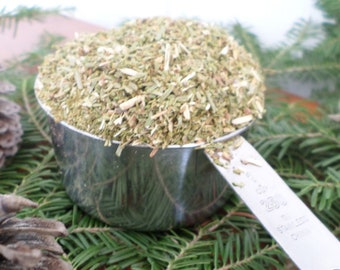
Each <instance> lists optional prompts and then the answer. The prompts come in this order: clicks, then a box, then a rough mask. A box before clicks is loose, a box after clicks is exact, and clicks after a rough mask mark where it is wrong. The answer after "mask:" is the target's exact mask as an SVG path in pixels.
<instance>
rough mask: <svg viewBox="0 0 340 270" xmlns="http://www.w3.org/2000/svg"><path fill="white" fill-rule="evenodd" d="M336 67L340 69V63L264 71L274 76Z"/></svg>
mask: <svg viewBox="0 0 340 270" xmlns="http://www.w3.org/2000/svg"><path fill="white" fill-rule="evenodd" d="M334 69H335V70H340V64H338V63H326V64H318V65H309V66H291V67H287V68H281V69H273V68H263V72H264V73H265V74H266V75H267V76H272V75H282V74H285V73H303V72H311V71H327V70H334Z"/></svg>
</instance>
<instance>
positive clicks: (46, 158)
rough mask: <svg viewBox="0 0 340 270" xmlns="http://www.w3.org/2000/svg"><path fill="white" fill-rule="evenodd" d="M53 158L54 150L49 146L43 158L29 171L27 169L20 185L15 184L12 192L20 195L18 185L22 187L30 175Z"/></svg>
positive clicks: (42, 167) (41, 168)
mask: <svg viewBox="0 0 340 270" xmlns="http://www.w3.org/2000/svg"><path fill="white" fill-rule="evenodd" d="M53 158H54V150H53V149H52V148H51V149H49V151H48V152H47V153H46V155H45V156H44V158H43V160H41V161H40V162H39V163H38V165H37V166H36V167H35V168H33V169H32V170H31V171H29V172H28V174H27V175H25V176H24V177H23V178H22V181H21V183H20V185H18V186H16V187H15V189H14V190H13V194H16V195H22V194H20V187H22V186H24V185H25V184H26V182H27V181H28V179H30V178H31V175H35V174H36V173H37V172H39V171H41V170H43V169H44V167H45V165H46V164H48V163H49V162H50V161H51V159H53Z"/></svg>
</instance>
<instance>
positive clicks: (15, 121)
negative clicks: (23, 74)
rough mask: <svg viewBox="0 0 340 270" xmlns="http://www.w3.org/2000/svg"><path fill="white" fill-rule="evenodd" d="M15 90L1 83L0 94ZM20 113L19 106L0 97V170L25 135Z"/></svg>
mask: <svg viewBox="0 0 340 270" xmlns="http://www.w3.org/2000/svg"><path fill="white" fill-rule="evenodd" d="M0 70H1V66H0ZM14 90H15V87H14V85H12V84H11V83H8V82H0V94H4V93H7V92H11V91H14ZM19 111H20V106H19V105H18V104H16V103H14V102H13V101H10V100H8V99H6V98H4V97H0V168H1V167H2V166H4V164H5V160H6V157H9V156H13V155H15V154H16V152H17V151H18V144H19V143H20V141H21V135H22V133H23V131H22V127H21V123H20V116H19Z"/></svg>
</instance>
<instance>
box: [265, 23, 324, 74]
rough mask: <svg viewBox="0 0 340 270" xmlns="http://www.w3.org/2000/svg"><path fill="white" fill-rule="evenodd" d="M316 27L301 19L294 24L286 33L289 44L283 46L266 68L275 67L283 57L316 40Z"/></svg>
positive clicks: (317, 32)
mask: <svg viewBox="0 0 340 270" xmlns="http://www.w3.org/2000/svg"><path fill="white" fill-rule="evenodd" d="M316 29H317V27H316V25H315V24H314V23H312V22H311V21H310V20H309V21H306V20H304V19H301V20H300V21H298V22H296V23H295V24H294V26H293V27H292V28H291V30H290V31H289V32H288V34H287V37H288V39H290V40H291V42H290V44H284V45H283V46H282V49H281V50H280V51H279V52H278V53H277V54H276V56H275V57H274V58H273V59H272V60H271V62H270V63H269V64H268V66H267V68H269V69H270V68H272V67H274V66H276V65H277V64H278V63H279V62H280V61H282V59H284V57H286V56H287V55H289V54H292V53H293V52H294V51H295V50H297V49H301V48H304V47H303V46H304V43H306V41H307V40H310V39H311V38H316V37H317V35H318V34H319V31H316Z"/></svg>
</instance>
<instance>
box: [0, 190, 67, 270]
mask: <svg viewBox="0 0 340 270" xmlns="http://www.w3.org/2000/svg"><path fill="white" fill-rule="evenodd" d="M24 207H37V204H36V203H34V202H32V201H30V200H28V199H25V198H23V197H20V196H16V195H13V194H12V195H0V269H8V270H19V269H21V270H23V269H26V270H38V269H39V270H44V269H46V270H71V269H72V266H71V265H70V264H68V263H67V262H65V261H63V260H62V259H61V258H59V256H60V255H62V254H63V250H62V248H61V246H60V245H59V244H58V243H57V242H56V241H55V239H54V238H55V237H62V236H66V235H67V230H66V228H65V226H64V224H63V223H61V222H58V221H55V220H50V219H40V218H25V219H19V218H16V217H14V215H15V213H16V212H18V211H20V210H21V209H22V208H24Z"/></svg>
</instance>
